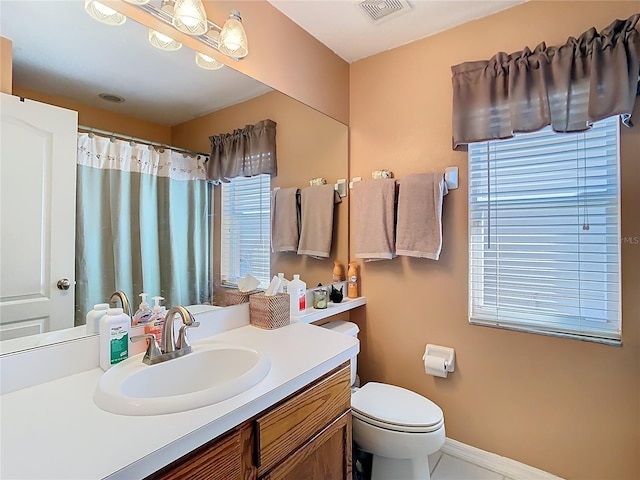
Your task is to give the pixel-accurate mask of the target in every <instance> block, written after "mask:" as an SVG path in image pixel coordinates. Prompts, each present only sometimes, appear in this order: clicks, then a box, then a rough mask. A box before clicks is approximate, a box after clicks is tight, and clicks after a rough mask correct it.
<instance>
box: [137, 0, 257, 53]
mask: <svg viewBox="0 0 640 480" xmlns="http://www.w3.org/2000/svg"><path fill="white" fill-rule="evenodd" d="M167 3H173V2H171V1H170V0H165V1H164V2H163V3H162V8H158V7H157V6H156V5H154V4H153V3H147V4H143V5H140V4H135V5H136V7H138V8H140V9H141V10H144V11H145V12H147V13H149V14H150V15H152V16H153V17H155V18H157V19H158V20H160V21H162V22H163V23H165V24H167V25H172V26H174V27H175V28H176V29H178V30H180V31H181V32H183V33H188V34H190V35H192V36H193V37H194V38H196V39H198V40H199V41H200V42H202V43H204V44H206V45H208V46H210V47H213V48H215V49H216V50H218V51H219V52H221V53H223V54H225V55H228V56H230V57H233V58H235V59H236V60H237V59H240V58H243V57H246V56H247V54H248V53H249V47H248V42H247V34H246V32H245V30H244V27H243V26H242V17H241V16H240V12H238V11H237V10H233V11H231V14H230V15H229V18H228V19H227V21H226V22H225V23H224V25H223V26H222V27H220V26H219V25H217V24H215V23H213V22H212V21H210V20H208V19H207V17H206V13H205V11H204V7H203V6H202V2H201V0H177V1H176V2H175V5H174V6H173V9H172V10H171V9H168V8H165V5H166V4H167ZM183 12H184V13H183ZM196 12H201V14H202V17H203V19H204V20H203V22H204V26H205V28H202V27H201V26H200V22H199V17H198V15H196ZM179 25H180V26H179ZM181 26H184V27H185V28H186V29H182V28H181ZM196 32H201V33H196Z"/></svg>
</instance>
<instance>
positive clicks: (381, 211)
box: [351, 178, 396, 260]
mask: <svg viewBox="0 0 640 480" xmlns="http://www.w3.org/2000/svg"><path fill="white" fill-rule="evenodd" d="M395 200H396V181H395V180H394V179H392V178H386V179H380V180H366V181H361V182H356V183H354V184H353V189H352V191H351V201H352V202H353V204H352V205H353V210H352V212H353V226H354V251H355V256H356V258H364V259H365V260H384V259H390V258H393V257H395V245H394V235H393V233H394V231H393V227H394V221H395Z"/></svg>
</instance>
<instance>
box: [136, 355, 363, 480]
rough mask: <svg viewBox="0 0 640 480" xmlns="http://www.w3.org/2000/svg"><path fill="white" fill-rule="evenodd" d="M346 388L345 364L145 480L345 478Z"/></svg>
mask: <svg viewBox="0 0 640 480" xmlns="http://www.w3.org/2000/svg"><path fill="white" fill-rule="evenodd" d="M350 384H351V376H350V367H349V363H345V364H343V365H341V366H340V367H338V368H336V369H335V370H333V371H331V372H329V373H328V374H327V375H325V376H323V377H321V378H320V379H318V380H316V381H315V382H312V383H311V384H309V385H307V386H306V387H304V388H302V389H301V390H299V391H297V392H296V393H294V394H293V395H291V396H290V397H288V398H286V399H284V400H283V401H282V402H280V403H278V404H277V405H275V406H273V407H271V408H270V409H268V410H266V411H264V412H262V413H260V414H259V415H257V416H256V417H255V418H253V419H251V420H248V421H246V422H245V423H243V424H242V425H239V426H238V427H236V428H235V429H233V430H232V431H230V432H227V433H226V434H224V435H223V436H222V437H218V438H217V439H215V440H212V441H211V442H209V443H207V444H205V445H203V446H202V447H200V448H198V449H196V450H194V451H193V452H191V453H189V454H187V455H185V456H184V457H182V458H180V459H178V460H176V461H175V462H173V463H171V464H170V465H167V466H166V467H164V468H163V469H161V470H159V471H158V472H156V473H154V474H152V475H150V476H149V477H148V478H149V479H161V480H178V479H184V480H187V479H188V480H205V479H206V480H255V479H259V480H299V479H303V478H304V479H308V480H334V479H335V480H339V479H342V480H347V479H350V478H351V385H350Z"/></svg>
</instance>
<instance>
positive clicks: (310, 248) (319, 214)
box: [298, 185, 342, 258]
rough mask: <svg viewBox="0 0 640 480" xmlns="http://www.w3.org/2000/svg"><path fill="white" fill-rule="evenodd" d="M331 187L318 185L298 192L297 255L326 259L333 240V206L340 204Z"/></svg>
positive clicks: (338, 196) (338, 197)
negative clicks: (299, 219) (299, 217)
mask: <svg viewBox="0 0 640 480" xmlns="http://www.w3.org/2000/svg"><path fill="white" fill-rule="evenodd" d="M341 201H342V200H341V199H340V195H338V194H337V192H336V191H335V190H334V188H333V185H318V186H314V187H307V188H303V189H302V190H301V191H300V216H301V220H302V222H301V224H302V226H301V229H300V244H299V245H298V255H309V256H310V257H314V258H327V257H328V256H329V254H330V253H331V240H332V239H333V205H334V204H335V203H340V202H341Z"/></svg>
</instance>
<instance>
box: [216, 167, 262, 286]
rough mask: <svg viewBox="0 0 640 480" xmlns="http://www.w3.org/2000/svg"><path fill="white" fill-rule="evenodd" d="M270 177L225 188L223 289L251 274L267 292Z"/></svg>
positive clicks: (242, 180) (243, 179)
mask: <svg viewBox="0 0 640 480" xmlns="http://www.w3.org/2000/svg"><path fill="white" fill-rule="evenodd" d="M270 180H271V179H270V177H269V175H256V176H253V177H248V178H246V177H236V178H233V179H231V181H230V182H229V183H223V184H222V220H221V226H222V247H221V257H222V258H221V264H220V273H221V280H222V284H223V285H229V286H234V285H237V281H238V279H239V278H242V277H244V276H245V275H246V274H247V273H250V274H251V275H253V276H254V277H256V278H257V279H258V280H260V288H266V287H267V286H268V285H269V281H270V280H271V266H270V261H271V257H270V245H271V221H270V218H271V203H270V186H271V182H270Z"/></svg>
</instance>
